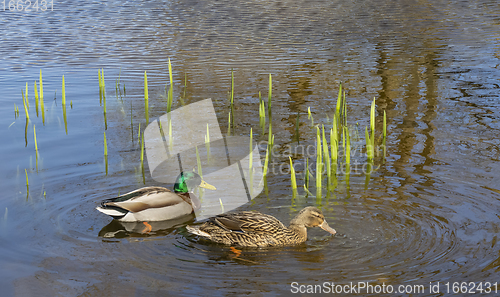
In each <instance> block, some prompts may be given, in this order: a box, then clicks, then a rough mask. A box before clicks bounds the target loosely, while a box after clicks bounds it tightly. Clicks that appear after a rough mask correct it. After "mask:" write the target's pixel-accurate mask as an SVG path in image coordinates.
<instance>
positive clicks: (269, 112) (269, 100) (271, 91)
mask: <svg viewBox="0 0 500 297" xmlns="http://www.w3.org/2000/svg"><path fill="white" fill-rule="evenodd" d="M272 93H273V78H272V76H271V73H269V93H268V99H267V112H268V115H269V139H268V143H269V145H270V146H271V147H272V146H273V145H274V143H273V141H274V138H273V136H272V134H273V121H272V119H273V117H272V112H271V97H272Z"/></svg>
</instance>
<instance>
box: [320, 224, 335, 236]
mask: <svg viewBox="0 0 500 297" xmlns="http://www.w3.org/2000/svg"><path fill="white" fill-rule="evenodd" d="M319 227H320V228H321V229H323V230H325V231H326V232H330V233H332V234H333V235H335V234H336V233H337V231H335V229H333V228H332V227H330V226H329V225H328V223H327V222H326V221H323V224H321V225H319Z"/></svg>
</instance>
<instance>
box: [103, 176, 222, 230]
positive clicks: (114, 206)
mask: <svg viewBox="0 0 500 297" xmlns="http://www.w3.org/2000/svg"><path fill="white" fill-rule="evenodd" d="M198 187H201V188H205V189H210V190H215V187H214V186H212V185H209V184H207V183H206V182H205V181H204V180H202V179H201V177H200V176H199V175H198V174H196V173H195V172H181V174H180V175H179V176H178V177H177V180H176V181H175V185H174V192H172V191H170V190H169V189H166V188H162V187H145V188H141V189H138V190H135V191H132V192H130V193H127V194H123V195H121V196H119V197H116V198H112V199H107V200H104V201H103V202H102V203H101V206H100V207H97V208H96V209H97V210H98V211H100V212H102V213H105V214H107V215H110V216H112V217H113V218H114V219H117V220H119V221H122V222H136V221H164V220H170V219H175V218H177V217H180V216H183V215H187V214H190V213H192V212H193V211H195V210H198V209H199V208H200V207H201V204H200V200H198V198H197V197H196V195H194V194H193V193H192V192H193V191H194V190H195V189H196V188H198Z"/></svg>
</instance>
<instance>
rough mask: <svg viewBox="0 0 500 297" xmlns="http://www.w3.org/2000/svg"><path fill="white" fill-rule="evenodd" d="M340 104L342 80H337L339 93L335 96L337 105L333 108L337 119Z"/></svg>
mask: <svg viewBox="0 0 500 297" xmlns="http://www.w3.org/2000/svg"><path fill="white" fill-rule="evenodd" d="M341 104H342V82H339V95H338V97H337V106H336V108H335V116H336V117H337V120H339V119H340V117H339V115H340V106H341Z"/></svg>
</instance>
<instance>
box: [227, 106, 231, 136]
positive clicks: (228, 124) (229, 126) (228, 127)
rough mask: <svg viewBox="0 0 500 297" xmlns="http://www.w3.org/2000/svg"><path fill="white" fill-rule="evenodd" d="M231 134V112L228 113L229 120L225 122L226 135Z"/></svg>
mask: <svg viewBox="0 0 500 297" xmlns="http://www.w3.org/2000/svg"><path fill="white" fill-rule="evenodd" d="M230 134H231V111H229V119H228V120H227V135H230Z"/></svg>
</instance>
